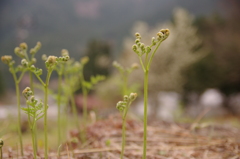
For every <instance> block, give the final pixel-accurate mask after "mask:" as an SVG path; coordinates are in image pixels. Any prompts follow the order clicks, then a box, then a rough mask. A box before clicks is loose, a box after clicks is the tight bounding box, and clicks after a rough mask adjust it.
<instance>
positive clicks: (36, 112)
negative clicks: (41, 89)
mask: <svg viewBox="0 0 240 159" xmlns="http://www.w3.org/2000/svg"><path fill="white" fill-rule="evenodd" d="M22 94H23V96H24V97H25V99H26V103H27V107H26V108H23V107H22V110H23V111H24V112H25V113H26V114H27V115H28V124H29V127H30V130H31V134H32V145H33V152H34V159H36V158H37V146H36V142H37V141H36V138H35V135H36V131H35V129H36V123H37V120H39V119H41V118H42V117H43V116H44V112H45V111H44V109H43V103H42V102H39V101H38V100H37V99H35V97H34V94H33V92H32V90H31V88H29V87H27V88H25V89H24V90H23V92H22Z"/></svg>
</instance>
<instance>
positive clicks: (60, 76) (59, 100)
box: [43, 49, 69, 145]
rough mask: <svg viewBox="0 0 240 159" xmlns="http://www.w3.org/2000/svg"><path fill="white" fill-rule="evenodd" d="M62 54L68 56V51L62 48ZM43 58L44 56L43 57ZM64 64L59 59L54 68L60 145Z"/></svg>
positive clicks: (59, 141)
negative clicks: (56, 80)
mask: <svg viewBox="0 0 240 159" xmlns="http://www.w3.org/2000/svg"><path fill="white" fill-rule="evenodd" d="M61 54H62V56H63V57H64V56H65V57H66V56H69V53H68V51H67V50H66V49H63V50H62V51H61ZM43 58H44V57H43ZM64 66H66V62H65V61H59V64H58V65H57V67H55V70H56V72H57V74H58V93H57V98H56V99H57V105H58V119H57V121H58V145H60V143H61V128H62V126H63V124H62V122H61V116H62V111H61V107H60V106H61V103H62V101H63V98H62V97H61V96H63V73H64V70H65V69H64V68H65V67H64Z"/></svg>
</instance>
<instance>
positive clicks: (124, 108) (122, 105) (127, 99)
mask: <svg viewBox="0 0 240 159" xmlns="http://www.w3.org/2000/svg"><path fill="white" fill-rule="evenodd" d="M136 98H137V93H130V95H129V96H127V95H124V97H123V101H119V102H118V103H117V106H116V108H117V109H118V110H119V111H120V113H121V116H122V151H121V159H123V155H124V150H125V142H126V116H127V113H128V109H129V107H130V105H131V103H132V102H133V101H134V100H135V99H136Z"/></svg>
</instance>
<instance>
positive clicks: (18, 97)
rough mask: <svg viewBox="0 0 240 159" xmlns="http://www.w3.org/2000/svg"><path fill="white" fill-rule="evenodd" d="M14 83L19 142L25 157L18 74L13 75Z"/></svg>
mask: <svg viewBox="0 0 240 159" xmlns="http://www.w3.org/2000/svg"><path fill="white" fill-rule="evenodd" d="M12 75H13V78H14V82H15V87H16V95H17V106H18V135H19V142H20V150H21V155H22V156H23V155H24V153H23V142H22V131H21V123H22V122H21V120H22V118H21V106H20V90H19V82H18V80H17V76H16V73H15V72H14V73H12Z"/></svg>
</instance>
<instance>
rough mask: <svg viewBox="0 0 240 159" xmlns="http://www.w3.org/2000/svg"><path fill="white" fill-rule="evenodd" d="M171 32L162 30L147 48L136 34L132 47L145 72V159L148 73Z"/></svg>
mask: <svg viewBox="0 0 240 159" xmlns="http://www.w3.org/2000/svg"><path fill="white" fill-rule="evenodd" d="M169 34H170V31H169V30H168V29H161V30H160V31H159V32H158V33H157V41H156V39H155V37H153V38H152V44H151V45H150V46H145V44H144V43H141V42H140V40H141V35H140V34H139V33H136V34H135V36H136V40H135V44H134V45H133V46H132V49H133V51H134V52H135V53H136V54H137V55H138V58H139V61H140V63H141V66H142V69H143V72H144V134H143V156H142V158H143V159H146V155H147V115H148V113H147V112H148V73H149V69H150V65H151V63H152V60H153V57H154V55H155V53H156V51H157V50H158V48H159V46H160V44H161V43H162V41H164V40H165V39H167V37H168V36H169ZM155 45H156V47H155V49H154V51H153V53H152V54H151V55H150V58H149V57H148V56H149V54H150V52H151V48H152V47H153V46H155ZM142 55H145V60H144V62H143V59H142Z"/></svg>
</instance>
